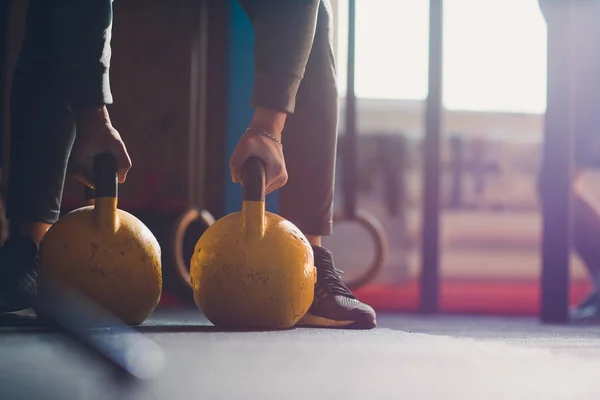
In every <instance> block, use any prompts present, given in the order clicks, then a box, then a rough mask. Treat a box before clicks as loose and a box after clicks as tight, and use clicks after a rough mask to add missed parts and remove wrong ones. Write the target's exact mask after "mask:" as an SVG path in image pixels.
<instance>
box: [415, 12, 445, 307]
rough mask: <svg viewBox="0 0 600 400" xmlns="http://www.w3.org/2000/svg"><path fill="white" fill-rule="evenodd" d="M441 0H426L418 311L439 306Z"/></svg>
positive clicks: (442, 15) (442, 14)
mask: <svg viewBox="0 0 600 400" xmlns="http://www.w3.org/2000/svg"><path fill="white" fill-rule="evenodd" d="M443 7H444V4H443V0H430V1H429V93H428V95H427V104H426V109H425V143H424V177H423V218H422V221H423V222H422V223H423V234H422V247H421V252H422V253H421V261H422V265H421V277H420V278H421V279H420V289H421V290H420V294H421V312H424V313H436V312H438V309H439V225H440V222H439V221H440V172H441V170H440V136H441V133H440V132H441V117H442V65H443V61H442V56H443V51H442V49H443V46H442V39H443V17H444V10H443Z"/></svg>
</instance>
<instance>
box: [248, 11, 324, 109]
mask: <svg viewBox="0 0 600 400" xmlns="http://www.w3.org/2000/svg"><path fill="white" fill-rule="evenodd" d="M240 3H242V5H243V6H244V8H245V9H246V12H247V13H248V15H249V17H250V19H251V20H252V23H253V25H254V31H255V51H254V57H255V60H254V66H255V75H254V92H253V95H252V103H251V104H252V106H253V107H255V108H257V107H262V108H266V109H272V110H277V111H280V112H285V113H293V112H294V108H295V104H296V93H297V92H298V87H299V86H300V82H301V81H302V78H303V77H304V72H305V69H306V63H307V61H308V57H309V55H310V51H311V48H312V43H313V39H314V35H315V30H316V24H317V11H318V9H319V0H255V1H252V0H240Z"/></svg>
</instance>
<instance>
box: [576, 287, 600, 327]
mask: <svg viewBox="0 0 600 400" xmlns="http://www.w3.org/2000/svg"><path fill="white" fill-rule="evenodd" d="M571 322H575V323H600V291H597V290H594V291H593V292H591V293H590V294H589V295H588V296H587V297H586V298H585V299H584V300H583V301H582V302H581V303H580V304H579V305H578V306H577V307H575V308H574V309H573V310H572V311H571Z"/></svg>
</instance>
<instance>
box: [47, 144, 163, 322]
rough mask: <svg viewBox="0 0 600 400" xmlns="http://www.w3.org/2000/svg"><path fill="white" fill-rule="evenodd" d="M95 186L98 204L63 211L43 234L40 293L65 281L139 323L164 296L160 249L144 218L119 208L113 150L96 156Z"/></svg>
mask: <svg viewBox="0 0 600 400" xmlns="http://www.w3.org/2000/svg"><path fill="white" fill-rule="evenodd" d="M94 186H95V200H94V205H89V206H85V207H81V208H79V209H76V210H73V211H71V212H69V213H68V214H66V215H64V216H63V217H62V218H60V219H59V220H58V221H57V222H56V223H55V224H54V225H53V226H52V227H51V228H50V230H49V231H48V232H47V233H46V235H45V236H44V239H43V240H42V242H41V244H40V257H39V277H38V285H39V293H44V292H45V291H44V286H45V285H46V284H48V286H49V287H50V285H51V284H52V282H62V283H64V284H67V285H68V286H69V287H71V288H73V289H74V290H76V291H78V292H79V293H81V294H83V295H85V296H87V297H88V298H90V299H91V300H93V301H94V302H95V303H97V304H98V305H99V306H100V307H102V308H103V309H105V310H106V311H108V312H110V313H111V314H112V315H114V316H115V317H117V318H119V319H120V320H121V321H123V322H124V323H126V324H130V325H137V324H140V323H142V322H143V321H144V320H145V319H146V318H147V317H148V316H149V315H150V314H151V313H152V311H154V309H155V308H156V306H157V305H158V302H159V300H160V296H161V292H162V270H161V249H160V246H159V244H158V241H157V240H156V238H155V237H154V235H153V234H152V232H150V230H149V229H148V228H147V227H146V226H145V225H144V224H143V223H142V221H140V220H139V219H137V218H136V217H135V216H133V215H131V214H129V213H128V212H125V211H123V210H119V209H117V190H118V181H117V163H116V160H115V158H114V156H112V155H111V154H101V155H98V156H97V157H96V158H95V160H94ZM88 193H89V192H88Z"/></svg>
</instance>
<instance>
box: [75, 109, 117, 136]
mask: <svg viewBox="0 0 600 400" xmlns="http://www.w3.org/2000/svg"><path fill="white" fill-rule="evenodd" d="M73 115H74V118H75V123H76V124H77V126H78V127H79V129H81V130H83V131H84V132H87V131H89V130H94V129H97V128H100V127H103V126H110V125H111V122H110V116H109V115H108V110H107V109H106V106H105V105H101V106H97V107H86V108H81V109H74V110H73Z"/></svg>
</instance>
